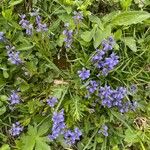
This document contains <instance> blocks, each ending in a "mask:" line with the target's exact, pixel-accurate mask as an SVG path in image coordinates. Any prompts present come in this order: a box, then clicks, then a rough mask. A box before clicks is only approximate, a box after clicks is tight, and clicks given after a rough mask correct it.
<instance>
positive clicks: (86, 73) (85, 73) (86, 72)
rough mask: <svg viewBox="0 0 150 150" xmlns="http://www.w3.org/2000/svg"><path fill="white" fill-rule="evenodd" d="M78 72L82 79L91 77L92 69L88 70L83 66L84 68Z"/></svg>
mask: <svg viewBox="0 0 150 150" xmlns="http://www.w3.org/2000/svg"><path fill="white" fill-rule="evenodd" d="M78 74H79V77H80V78H81V79H82V80H85V79H88V78H89V76H90V70H86V69H85V68H82V70H80V71H78Z"/></svg>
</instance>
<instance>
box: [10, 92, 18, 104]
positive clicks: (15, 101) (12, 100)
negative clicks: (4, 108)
mask: <svg viewBox="0 0 150 150" xmlns="http://www.w3.org/2000/svg"><path fill="white" fill-rule="evenodd" d="M8 100H9V101H10V105H16V104H19V103H20V97H19V95H18V93H17V91H12V92H11V95H10V97H9V98H8Z"/></svg>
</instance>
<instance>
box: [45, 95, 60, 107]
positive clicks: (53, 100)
mask: <svg viewBox="0 0 150 150" xmlns="http://www.w3.org/2000/svg"><path fill="white" fill-rule="evenodd" d="M57 102H58V100H57V98H56V97H50V98H48V99H47V104H48V105H49V106H50V107H54V106H55V104H56V103H57Z"/></svg>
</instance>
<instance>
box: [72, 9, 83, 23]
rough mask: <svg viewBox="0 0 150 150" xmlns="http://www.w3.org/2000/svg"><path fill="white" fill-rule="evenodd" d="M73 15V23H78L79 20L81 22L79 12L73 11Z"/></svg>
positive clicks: (81, 15)
mask: <svg viewBox="0 0 150 150" xmlns="http://www.w3.org/2000/svg"><path fill="white" fill-rule="evenodd" d="M73 14H74V16H73V19H74V21H75V23H79V22H80V21H81V20H83V13H82V12H81V11H79V12H77V11H74V12H73Z"/></svg>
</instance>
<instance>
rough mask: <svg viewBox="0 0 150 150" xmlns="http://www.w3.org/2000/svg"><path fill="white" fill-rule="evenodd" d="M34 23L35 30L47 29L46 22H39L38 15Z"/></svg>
mask: <svg viewBox="0 0 150 150" xmlns="http://www.w3.org/2000/svg"><path fill="white" fill-rule="evenodd" d="M36 24H37V29H36V31H37V32H42V31H47V30H48V28H47V25H46V23H44V24H43V23H42V22H41V17H40V16H39V15H37V16H36Z"/></svg>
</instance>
